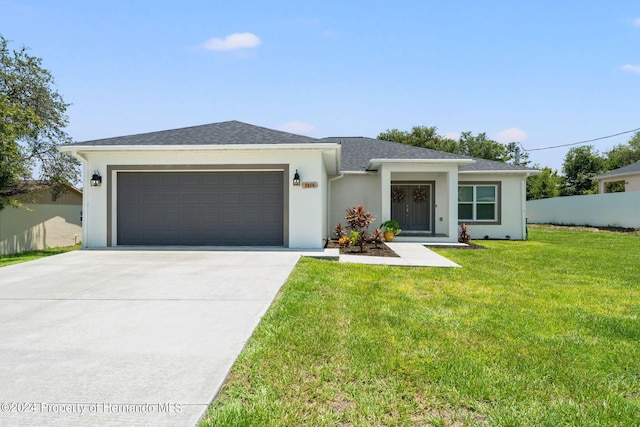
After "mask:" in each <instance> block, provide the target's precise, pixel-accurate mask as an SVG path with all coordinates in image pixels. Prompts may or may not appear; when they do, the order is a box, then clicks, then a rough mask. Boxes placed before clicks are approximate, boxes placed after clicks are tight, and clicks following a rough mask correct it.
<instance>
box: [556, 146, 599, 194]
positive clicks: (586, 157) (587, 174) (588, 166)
mask: <svg viewBox="0 0 640 427" xmlns="http://www.w3.org/2000/svg"><path fill="white" fill-rule="evenodd" d="M604 170H605V159H604V158H603V157H602V156H600V154H599V153H598V152H597V151H596V150H595V149H594V148H593V146H592V145H583V146H580V147H573V148H571V149H570V150H569V151H568V152H567V155H566V156H565V158H564V163H563V164H562V172H563V173H564V185H563V187H562V191H561V195H564V196H576V195H580V194H594V193H597V192H598V188H597V185H596V182H595V181H593V177H594V176H596V175H598V174H600V173H602V172H604Z"/></svg>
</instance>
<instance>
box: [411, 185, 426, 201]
mask: <svg viewBox="0 0 640 427" xmlns="http://www.w3.org/2000/svg"><path fill="white" fill-rule="evenodd" d="M425 200H427V193H426V192H425V191H424V190H423V189H422V188H417V189H415V190H414V191H413V201H414V202H416V203H422V202H424V201H425Z"/></svg>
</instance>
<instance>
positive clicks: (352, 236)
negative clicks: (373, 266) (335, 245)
mask: <svg viewBox="0 0 640 427" xmlns="http://www.w3.org/2000/svg"><path fill="white" fill-rule="evenodd" d="M349 241H350V242H351V244H352V245H353V246H360V252H362V251H363V247H362V245H363V243H364V242H363V241H364V239H363V238H362V236H361V235H360V233H358V232H357V231H351V233H349Z"/></svg>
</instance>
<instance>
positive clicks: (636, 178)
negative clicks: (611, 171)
mask: <svg viewBox="0 0 640 427" xmlns="http://www.w3.org/2000/svg"><path fill="white" fill-rule="evenodd" d="M621 181H622V182H624V191H625V192H627V191H640V174H637V175H627V176H614V177H611V178H604V179H601V180H599V181H598V192H599V193H600V194H604V193H606V188H607V187H606V184H607V183H609V182H621Z"/></svg>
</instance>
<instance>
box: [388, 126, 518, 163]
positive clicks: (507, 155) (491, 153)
mask: <svg viewBox="0 0 640 427" xmlns="http://www.w3.org/2000/svg"><path fill="white" fill-rule="evenodd" d="M377 138H378V139H381V140H384V141H393V142H399V143H401V144H407V145H413V146H416V147H422V148H430V149H432V150H438V151H445V152H447V153H453V154H460V155H463V156H470V157H476V158H480V159H487V160H495V161H498V162H508V163H513V164H519V165H523V166H525V165H527V164H528V163H529V155H528V154H527V153H517V151H519V150H518V145H517V143H516V142H510V143H508V144H502V143H500V142H497V141H494V140H492V139H489V138H487V134H486V133H484V132H483V133H479V134H477V135H474V134H473V133H472V132H463V133H462V134H461V135H460V138H458V140H457V141H456V140H455V139H451V138H447V137H445V136H443V135H438V133H437V128H436V127H435V126H414V127H413V128H411V130H410V131H401V130H398V129H387V130H386V131H384V132H382V133H380V134H379V135H378V137H377Z"/></svg>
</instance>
